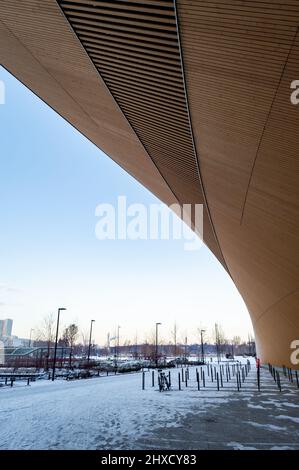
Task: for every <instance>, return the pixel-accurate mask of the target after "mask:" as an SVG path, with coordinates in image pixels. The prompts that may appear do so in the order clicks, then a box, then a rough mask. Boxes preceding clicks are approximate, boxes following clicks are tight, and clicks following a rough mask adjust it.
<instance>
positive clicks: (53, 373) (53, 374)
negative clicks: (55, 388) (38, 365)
mask: <svg viewBox="0 0 299 470" xmlns="http://www.w3.org/2000/svg"><path fill="white" fill-rule="evenodd" d="M62 310H66V308H64V307H60V308H59V309H58V313H57V324H56V338H55V348H54V360H53V371H52V382H53V381H54V379H55V367H56V356H57V343H58V331H59V319H60V312H61V311H62Z"/></svg>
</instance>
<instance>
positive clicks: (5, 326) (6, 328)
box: [0, 318, 13, 337]
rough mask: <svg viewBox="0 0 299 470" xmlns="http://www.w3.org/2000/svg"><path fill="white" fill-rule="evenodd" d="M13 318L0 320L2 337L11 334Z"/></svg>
mask: <svg viewBox="0 0 299 470" xmlns="http://www.w3.org/2000/svg"><path fill="white" fill-rule="evenodd" d="M12 324H13V320H12V319H11V318H5V319H4V320H0V337H1V336H11V333H12Z"/></svg>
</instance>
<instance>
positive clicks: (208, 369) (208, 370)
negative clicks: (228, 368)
mask: <svg viewBox="0 0 299 470" xmlns="http://www.w3.org/2000/svg"><path fill="white" fill-rule="evenodd" d="M207 372H208V376H210V364H209V363H208V367H207Z"/></svg>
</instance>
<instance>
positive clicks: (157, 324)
mask: <svg viewBox="0 0 299 470" xmlns="http://www.w3.org/2000/svg"><path fill="white" fill-rule="evenodd" d="M159 325H162V323H158V322H157V323H156V354H155V356H156V357H155V359H156V367H158V326H159Z"/></svg>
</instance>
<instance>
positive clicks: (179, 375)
mask: <svg viewBox="0 0 299 470" xmlns="http://www.w3.org/2000/svg"><path fill="white" fill-rule="evenodd" d="M178 377H179V390H181V374H180V372H179V374H178Z"/></svg>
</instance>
